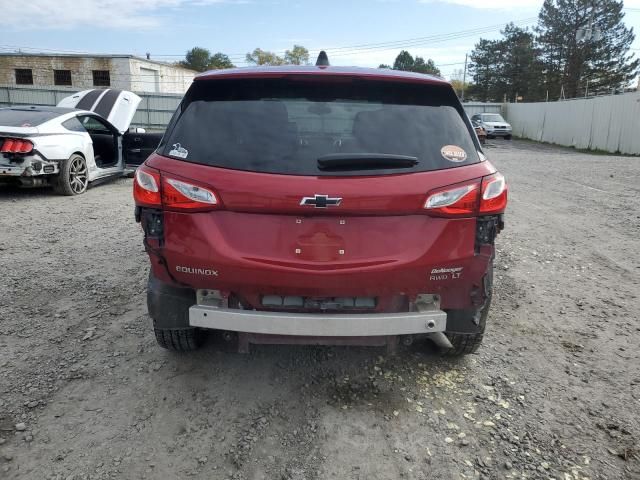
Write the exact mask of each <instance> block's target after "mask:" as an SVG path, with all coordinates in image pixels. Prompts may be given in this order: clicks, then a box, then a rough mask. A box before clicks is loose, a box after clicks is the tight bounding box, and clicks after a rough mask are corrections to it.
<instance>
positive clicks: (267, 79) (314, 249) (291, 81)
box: [134, 65, 507, 355]
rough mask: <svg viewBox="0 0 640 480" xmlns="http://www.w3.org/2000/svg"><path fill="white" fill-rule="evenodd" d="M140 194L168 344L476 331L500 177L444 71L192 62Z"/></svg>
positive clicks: (436, 337) (468, 335)
mask: <svg viewBox="0 0 640 480" xmlns="http://www.w3.org/2000/svg"><path fill="white" fill-rule="evenodd" d="M134 197H135V202H136V219H137V220H138V221H139V222H141V224H142V228H143V230H144V244H145V247H146V250H147V252H148V254H149V259H150V261H151V272H150V277H149V284H148V297H147V299H148V308H149V313H150V315H151V317H152V318H153V321H154V328H155V334H156V338H157V341H158V343H159V344H160V346H162V347H164V348H168V349H171V350H181V351H184V350H192V349H195V348H197V347H198V346H200V345H201V343H202V340H203V337H204V333H205V331H206V330H207V329H209V330H211V329H212V330H217V331H219V332H222V333H223V337H224V338H225V339H227V340H231V339H234V340H235V341H237V342H238V347H239V350H240V351H245V352H246V351H248V349H249V345H250V344H257V343H305V344H315V345H318V344H340V345H354V344H356V345H387V346H388V347H389V348H390V349H391V350H393V349H394V348H395V347H396V346H397V345H398V343H402V344H405V345H406V344H410V343H411V342H413V341H414V340H418V339H427V338H428V339H430V340H432V341H433V342H435V343H436V345H438V346H439V347H441V348H442V349H444V350H445V351H446V352H448V353H450V354H454V355H460V354H465V353H471V352H474V351H475V350H476V349H477V348H478V346H479V345H480V342H481V341H482V336H483V332H484V330H485V323H486V319H487V313H488V310H489V304H490V302H491V290H492V271H493V269H492V265H493V258H494V251H495V250H494V239H495V237H496V235H497V233H498V232H499V231H500V230H501V229H502V227H503V221H502V215H503V212H504V210H505V207H506V204H507V188H506V184H505V180H504V178H503V176H502V175H501V174H500V173H498V172H497V171H496V169H495V168H494V166H493V165H491V164H490V163H489V162H488V161H487V160H486V159H485V157H484V155H483V154H482V149H481V147H480V144H479V143H478V139H477V137H476V135H475V132H474V129H473V127H472V125H471V124H470V122H469V119H468V117H467V115H466V114H465V113H464V110H463V108H462V106H461V104H460V102H459V101H458V98H457V97H456V95H455V93H454V90H453V89H452V87H451V85H449V83H447V82H446V81H444V80H442V79H440V78H437V77H433V76H428V75H420V74H414V73H409V72H399V71H393V70H384V69H377V70H376V69H363V68H341V67H330V66H327V65H320V66H294V67H264V68H249V69H232V70H222V71H213V72H208V73H204V74H201V75H200V76H198V77H197V78H196V79H195V81H194V82H193V84H192V86H191V88H190V89H189V91H188V92H187V94H186V95H185V97H184V100H183V101H182V103H181V104H180V106H179V107H178V110H177V111H176V113H175V114H174V116H173V118H172V119H171V122H170V124H169V126H168V128H167V131H166V133H165V136H164V138H163V140H162V142H161V143H160V145H159V147H158V149H157V151H156V153H154V154H153V155H151V156H150V157H149V158H148V159H147V160H146V162H145V163H144V164H143V165H142V166H141V167H139V168H138V170H137V172H136V175H135V180H134Z"/></svg>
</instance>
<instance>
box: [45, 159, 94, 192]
mask: <svg viewBox="0 0 640 480" xmlns="http://www.w3.org/2000/svg"><path fill="white" fill-rule="evenodd" d="M88 186H89V170H88V168H87V161H86V160H85V158H84V157H83V156H82V155H79V154H77V153H74V154H73V155H71V156H70V157H69V159H68V160H64V161H62V162H60V173H59V174H58V175H57V176H56V178H55V180H54V182H53V189H54V190H55V192H56V193H58V194H60V195H68V196H72V195H80V194H82V193H84V192H86V191H87V187H88Z"/></svg>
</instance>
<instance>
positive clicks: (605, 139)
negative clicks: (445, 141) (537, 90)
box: [505, 92, 640, 155]
mask: <svg viewBox="0 0 640 480" xmlns="http://www.w3.org/2000/svg"><path fill="white" fill-rule="evenodd" d="M505 116H506V117H507V120H508V121H509V123H511V125H512V126H513V133H514V135H516V136H519V137H524V138H530V139H532V140H538V141H543V142H549V143H556V144H558V145H565V146H570V147H576V148H586V149H591V150H604V151H607V152H612V153H618V152H619V153H625V154H635V155H640V92H631V93H625V94H624V95H609V96H604V97H596V98H588V99H578V100H567V101H561V102H547V103H509V104H507V105H506V108H505Z"/></svg>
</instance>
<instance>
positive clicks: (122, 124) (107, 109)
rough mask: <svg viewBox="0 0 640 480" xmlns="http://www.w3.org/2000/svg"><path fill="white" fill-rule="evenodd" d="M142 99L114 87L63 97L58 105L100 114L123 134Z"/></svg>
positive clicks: (84, 91)
mask: <svg viewBox="0 0 640 480" xmlns="http://www.w3.org/2000/svg"><path fill="white" fill-rule="evenodd" d="M141 101H142V99H141V98H140V97H139V96H138V95H136V94H135V93H132V92H128V91H126V90H116V89H114V88H107V89H93V90H83V91H82V92H78V93H74V94H73V95H71V96H70V97H66V98H63V99H62V100H61V101H60V103H58V107H65V108H77V109H79V110H88V111H90V112H94V113H96V114H98V115H100V116H101V117H102V118H104V119H105V120H107V121H108V122H109V123H110V124H111V125H113V126H114V128H115V129H116V130H117V131H118V132H120V134H121V135H123V134H124V133H125V132H126V131H127V130H128V129H129V126H130V125H131V121H132V120H133V116H134V115H135V113H136V109H137V108H138V105H139V104H140V102H141Z"/></svg>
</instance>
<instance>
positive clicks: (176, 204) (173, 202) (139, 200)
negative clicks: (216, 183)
mask: <svg viewBox="0 0 640 480" xmlns="http://www.w3.org/2000/svg"><path fill="white" fill-rule="evenodd" d="M133 198H134V200H135V202H136V205H138V206H142V207H156V208H164V209H167V210H179V211H192V212H193V211H197V212H200V211H207V210H213V209H216V208H218V207H219V206H220V202H219V201H218V197H217V195H216V194H215V192H213V190H211V189H210V188H207V187H205V186H203V185H198V184H197V182H195V181H192V180H188V179H185V178H177V177H176V176H174V175H171V174H165V173H161V172H160V171H159V170H156V169H154V168H151V167H148V166H146V165H141V166H140V167H138V169H137V170H136V173H135V179H134V183H133Z"/></svg>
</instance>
